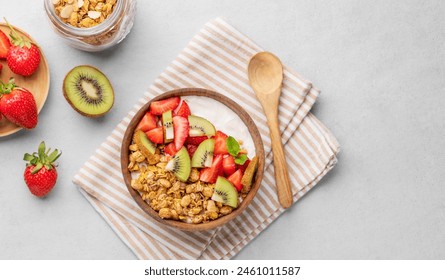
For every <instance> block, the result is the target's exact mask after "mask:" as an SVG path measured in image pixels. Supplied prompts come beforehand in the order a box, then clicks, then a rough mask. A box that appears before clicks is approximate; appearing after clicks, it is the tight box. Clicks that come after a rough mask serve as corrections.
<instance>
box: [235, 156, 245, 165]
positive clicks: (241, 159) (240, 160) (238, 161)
mask: <svg viewBox="0 0 445 280" xmlns="http://www.w3.org/2000/svg"><path fill="white" fill-rule="evenodd" d="M246 161H247V155H246V154H239V155H238V156H237V157H236V158H235V163H236V164H239V165H243V164H244V163H246Z"/></svg>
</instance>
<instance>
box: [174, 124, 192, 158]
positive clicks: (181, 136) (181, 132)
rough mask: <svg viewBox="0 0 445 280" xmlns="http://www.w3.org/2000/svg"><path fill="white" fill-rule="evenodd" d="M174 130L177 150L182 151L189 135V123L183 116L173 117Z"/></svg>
mask: <svg viewBox="0 0 445 280" xmlns="http://www.w3.org/2000/svg"><path fill="white" fill-rule="evenodd" d="M173 129H174V131H175V139H173V141H174V143H175V146H176V150H178V151H179V150H180V149H181V148H182V146H184V142H185V140H186V139H187V137H188V135H189V130H190V127H189V121H188V120H187V118H184V117H181V116H175V117H173Z"/></svg>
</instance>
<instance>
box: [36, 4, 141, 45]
mask: <svg viewBox="0 0 445 280" xmlns="http://www.w3.org/2000/svg"><path fill="white" fill-rule="evenodd" d="M44 4H45V11H46V14H47V15H48V18H49V21H50V24H51V26H52V27H53V29H54V31H55V32H56V33H57V34H59V35H60V36H61V37H62V39H63V40H64V41H65V42H66V43H67V44H69V45H70V46H72V47H74V48H77V49H80V50H84V51H89V52H98V51H102V50H105V49H107V48H110V47H112V46H114V45H117V44H118V43H120V42H121V41H122V40H123V39H124V38H125V37H126V36H127V35H128V33H130V30H131V28H132V27H133V22H134V16H135V14H136V0H117V1H116V5H115V7H114V10H113V12H112V13H111V14H110V15H109V16H108V18H106V19H105V20H104V21H103V22H102V23H100V24H98V25H96V26H93V27H88V28H80V27H74V26H72V25H70V24H68V23H64V22H63V21H62V20H61V19H60V18H59V16H58V15H57V14H56V12H55V8H54V4H53V0H44Z"/></svg>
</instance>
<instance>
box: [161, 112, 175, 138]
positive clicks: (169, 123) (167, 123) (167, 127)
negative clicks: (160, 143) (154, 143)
mask: <svg viewBox="0 0 445 280" xmlns="http://www.w3.org/2000/svg"><path fill="white" fill-rule="evenodd" d="M162 125H163V126H164V143H169V142H171V141H173V138H174V136H175V132H174V130H173V116H172V110H169V111H167V112H164V113H162Z"/></svg>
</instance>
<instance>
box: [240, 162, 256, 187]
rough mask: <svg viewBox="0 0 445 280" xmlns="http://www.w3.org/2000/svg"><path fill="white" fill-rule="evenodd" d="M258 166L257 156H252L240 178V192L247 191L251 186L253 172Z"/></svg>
mask: <svg viewBox="0 0 445 280" xmlns="http://www.w3.org/2000/svg"><path fill="white" fill-rule="evenodd" d="M257 168H258V157H257V156H254V157H253V159H252V160H251V161H250V162H249V165H248V166H247V168H246V170H245V171H244V175H243V178H242V179H241V184H242V185H243V188H242V189H241V192H242V193H248V192H249V191H250V188H251V187H252V180H253V176H254V175H255V172H256V170H257Z"/></svg>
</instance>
